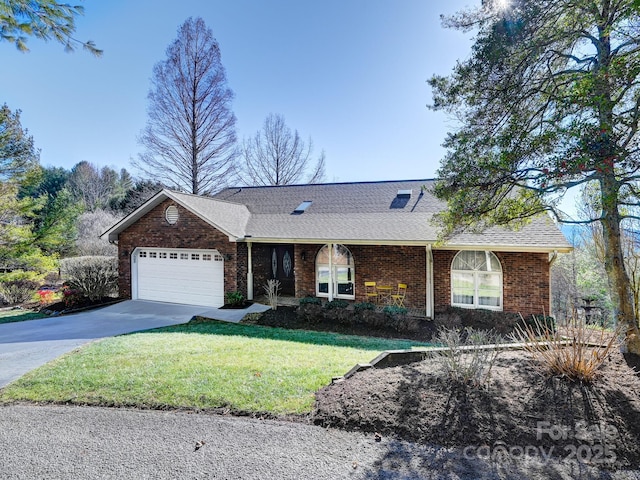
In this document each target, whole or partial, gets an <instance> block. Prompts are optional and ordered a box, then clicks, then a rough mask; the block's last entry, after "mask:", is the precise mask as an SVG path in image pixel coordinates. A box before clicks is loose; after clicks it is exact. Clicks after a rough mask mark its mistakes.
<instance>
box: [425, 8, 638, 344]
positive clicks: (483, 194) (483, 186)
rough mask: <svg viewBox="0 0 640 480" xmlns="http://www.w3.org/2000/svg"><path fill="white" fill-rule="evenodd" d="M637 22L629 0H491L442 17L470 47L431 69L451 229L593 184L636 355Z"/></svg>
mask: <svg viewBox="0 0 640 480" xmlns="http://www.w3.org/2000/svg"><path fill="white" fill-rule="evenodd" d="M639 22H640V16H639V10H638V7H637V5H634V2H633V0H512V1H511V2H504V1H498V0H486V1H484V2H483V5H482V7H481V8H478V9H473V10H466V11H463V12H461V13H460V14H458V15H456V16H454V17H452V18H448V19H446V21H445V24H446V25H447V26H449V27H452V28H456V29H460V30H476V31H477V36H476V37H475V43H474V45H473V48H472V53H471V56H470V57H469V58H468V59H466V60H464V61H461V62H459V63H458V64H457V65H456V67H455V68H454V70H453V73H452V74H451V75H450V76H449V77H438V76H436V77H433V78H432V79H431V80H430V84H431V86H432V88H433V95H434V103H433V108H434V109H436V110H444V111H447V112H450V113H452V114H454V115H455V116H456V118H457V119H459V121H460V127H459V128H458V129H456V131H454V132H453V133H451V134H450V135H449V136H448V137H447V139H446V141H445V146H446V147H447V149H448V153H447V156H446V158H445V159H444V160H443V162H442V165H441V167H440V170H439V172H438V175H439V178H440V181H439V182H438V184H437V187H436V194H437V195H438V196H439V197H440V198H442V199H445V200H447V201H448V205H449V208H448V211H447V212H446V213H445V214H444V215H442V217H441V220H443V224H444V225H446V227H447V228H446V233H449V234H450V233H452V232H455V231H460V230H465V229H470V228H480V229H482V228H484V227H486V226H490V225H495V224H511V225H514V224H515V225H518V224H521V223H523V222H526V221H528V219H530V218H531V217H532V216H534V215H537V214H540V213H542V212H545V211H550V212H553V213H554V214H555V215H556V216H558V217H559V218H560V219H561V220H566V218H564V217H563V216H562V214H561V212H559V211H558V209H557V208H556V207H557V202H558V200H559V198H561V197H562V195H563V194H564V193H565V192H566V191H568V190H570V189H572V188H576V187H580V186H581V185H585V184H594V185H596V188H597V189H598V191H599V208H598V210H597V214H596V215H595V216H594V217H593V218H588V219H585V221H587V222H600V224H601V226H602V232H603V240H604V247H605V248H604V251H605V259H604V260H605V270H606V272H607V277H608V280H609V284H610V288H611V292H612V298H613V303H614V305H615V307H616V317H617V320H618V322H619V323H622V324H624V325H625V326H626V328H627V347H628V348H629V350H630V351H633V352H634V353H638V354H640V332H639V331H638V323H637V319H636V318H635V314H634V308H633V301H632V295H631V289H630V282H629V276H628V274H627V271H626V270H625V264H624V255H623V248H622V244H621V234H620V230H621V224H622V222H623V221H624V220H625V218H627V217H628V216H629V215H633V214H632V213H629V212H632V211H633V209H631V210H625V207H626V206H629V205H631V206H637V205H638V200H639V197H638V192H639V191H638V179H639V172H640V151H639V150H638V147H639V140H640V136H639V135H638V127H639V126H640V84H639V81H640V30H639V29H638V24H639Z"/></svg>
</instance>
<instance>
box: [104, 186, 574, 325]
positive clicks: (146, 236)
mask: <svg viewBox="0 0 640 480" xmlns="http://www.w3.org/2000/svg"><path fill="white" fill-rule="evenodd" d="M432 184H433V180H410V181H382V182H356V183H329V184H313V185H290V186H272V187H242V188H227V189H225V190H222V191H221V192H219V193H217V194H215V195H213V196H211V197H205V196H197V195H188V194H184V193H179V192H175V191H170V190H162V191H161V192H159V193H158V194H157V195H155V196H154V197H153V198H151V199H150V200H148V201H147V202H146V203H145V204H144V205H142V206H141V207H140V208H138V209H137V210H136V211H134V212H133V213H131V214H130V215H129V216H127V217H126V218H124V219H123V220H122V221H120V222H119V223H117V224H116V225H114V226H113V227H112V228H111V229H109V230H108V231H107V232H105V233H104V235H103V236H107V237H108V239H109V240H110V241H111V242H114V243H117V245H118V258H119V269H120V270H119V271H120V278H119V287H120V295H121V296H122V297H125V298H133V299H147V300H156V301H165V302H174V303H190V304H194V305H206V306H212V307H219V306H221V305H223V303H224V299H225V294H226V293H229V292H236V291H239V292H241V293H243V294H244V295H245V296H246V297H247V298H249V299H252V298H254V296H258V295H262V294H263V293H264V290H263V286H264V285H265V284H266V281H267V280H268V279H271V278H276V279H278V280H280V282H281V287H282V292H281V294H282V295H290V296H295V297H304V296H308V295H311V296H315V297H321V298H326V299H328V300H333V299H345V300H348V301H353V302H363V301H366V295H365V285H364V284H365V282H376V284H377V285H379V286H380V285H385V286H392V287H393V288H394V289H395V288H396V287H397V285H398V284H399V283H403V284H407V292H406V298H405V301H404V304H405V306H407V307H408V308H413V309H421V310H423V311H424V312H425V314H426V316H428V317H431V318H433V316H434V313H435V312H437V311H438V310H439V309H442V308H444V307H446V306H449V305H453V306H460V307H466V308H486V309H491V310H499V311H505V312H519V313H522V314H523V315H525V316H526V315H530V314H537V313H541V312H543V311H544V312H550V311H551V305H550V298H551V295H550V279H549V277H550V266H551V263H552V262H553V260H554V259H555V257H556V255H557V253H559V252H568V251H570V250H571V246H570V245H569V244H568V242H567V240H566V238H565V237H564V235H563V234H562V232H561V231H560V230H559V229H558V227H557V226H556V225H555V224H554V223H553V221H552V220H551V218H550V217H548V216H546V215H543V216H540V217H538V218H536V219H534V220H533V221H532V222H531V223H530V224H529V225H527V226H525V227H524V228H522V229H521V230H518V231H512V230H508V229H504V228H492V229H490V230H487V231H485V232H484V233H481V234H475V233H466V234H462V235H458V236H455V237H453V238H451V239H450V240H449V241H448V242H447V243H446V244H438V243H437V227H436V226H435V225H434V224H433V223H432V222H431V219H432V216H433V214H434V213H437V212H438V211H440V210H441V209H442V208H443V203H442V202H440V201H439V200H437V199H436V198H435V197H434V196H433V195H432V194H431V193H430V186H431V185H432Z"/></svg>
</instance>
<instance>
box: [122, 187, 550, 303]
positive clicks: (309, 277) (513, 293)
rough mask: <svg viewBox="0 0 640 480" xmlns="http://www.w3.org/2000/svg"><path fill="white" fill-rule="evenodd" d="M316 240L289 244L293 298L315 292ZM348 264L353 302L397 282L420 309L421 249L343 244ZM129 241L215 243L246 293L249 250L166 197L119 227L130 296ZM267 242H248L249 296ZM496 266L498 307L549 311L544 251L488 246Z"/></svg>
mask: <svg viewBox="0 0 640 480" xmlns="http://www.w3.org/2000/svg"><path fill="white" fill-rule="evenodd" d="M169 205H175V206H176V207H177V208H178V213H179V216H180V217H179V220H178V222H177V223H176V224H174V225H170V224H169V223H168V222H167V221H166V219H165V210H166V208H167V207H168V206H169ZM322 246H323V245H295V246H294V274H295V291H296V297H304V296H306V295H311V296H315V291H316V286H315V259H316V255H317V253H318V251H319V250H320V249H321V248H322ZM345 246H346V247H347V248H348V249H349V250H350V251H351V254H352V255H353V259H354V263H355V296H356V298H355V301H356V302H363V301H365V296H364V282H365V281H374V282H377V283H378V284H384V285H392V286H394V287H395V286H396V285H397V284H398V283H406V284H407V285H408V288H407V296H406V299H405V305H406V306H407V307H410V308H416V309H423V308H425V307H426V289H427V285H426V249H425V247H412V246H365V245H345ZM136 247H160V248H202V249H216V250H218V251H219V252H220V253H221V254H222V255H223V256H224V257H225V262H224V278H225V293H228V292H234V291H240V292H242V293H243V294H244V295H245V296H246V294H247V282H246V278H247V268H248V248H247V245H246V244H244V243H233V242H230V241H229V239H228V237H227V236H226V235H225V234H223V233H222V232H220V231H218V230H216V229H215V228H213V227H212V226H211V225H209V224H207V223H206V222H204V221H203V220H201V219H200V218H199V217H197V216H196V215H194V214H193V213H191V212H190V211H188V210H186V209H185V208H183V207H182V206H181V205H179V204H176V203H175V202H173V201H172V200H166V201H164V202H163V203H162V204H160V205H158V206H157V207H155V208H154V209H153V210H151V211H150V212H149V213H147V214H146V215H145V216H143V217H142V218H141V219H140V220H138V221H137V222H136V223H135V224H134V225H132V226H130V227H129V228H127V229H126V230H124V231H123V232H121V233H120V235H119V239H118V257H119V269H120V277H119V287H120V295H121V296H122V297H123V298H131V253H132V252H133V251H134V249H135V248H136ZM270 251H271V246H270V245H264V244H259V243H257V244H256V243H254V244H253V246H252V264H253V271H254V282H253V285H254V296H259V295H262V294H263V291H262V285H264V284H265V283H266V280H267V277H266V275H265V272H268V270H269V269H268V266H269V264H270V262H271V257H270ZM456 253H457V252H456V251H450V250H434V251H433V261H434V265H433V271H434V303H435V309H436V311H438V310H439V309H442V308H443V307H446V306H448V305H450V299H451V276H450V267H451V262H452V260H453V257H454V256H455V255H456ZM494 253H495V254H496V256H497V257H498V259H499V260H500V263H501V264H502V270H503V298H504V311H505V312H514V313H522V314H523V315H525V316H527V315H531V314H534V313H535V314H537V313H541V312H542V311H546V312H549V304H550V303H549V302H550V296H549V262H548V255H547V254H545V253H511V252H494Z"/></svg>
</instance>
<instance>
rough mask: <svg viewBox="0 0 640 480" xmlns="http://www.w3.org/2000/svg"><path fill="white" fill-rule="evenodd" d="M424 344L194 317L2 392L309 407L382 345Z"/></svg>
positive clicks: (91, 350)
mask: <svg viewBox="0 0 640 480" xmlns="http://www.w3.org/2000/svg"><path fill="white" fill-rule="evenodd" d="M417 345H422V346H424V345H425V344H424V343H418V342H410V341H404V340H389V339H383V338H371V337H356V336H348V335H340V334H335V333H327V332H310V331H302V330H285V329H280V328H269V327H261V326H255V325H238V324H231V323H224V322H215V321H210V322H192V323H188V324H184V325H177V326H174V327H167V328H162V329H157V330H151V331H148V332H143V333H136V334H131V335H124V336H119V337H114V338H109V339H106V340H103V341H101V342H97V343H94V344H91V345H88V346H86V347H84V348H82V349H81V350H79V351H76V352H74V353H71V354H68V355H65V356H63V357H62V358H60V359H58V360H56V361H54V362H51V363H49V364H47V365H45V366H43V367H41V368H39V369H37V370H35V371H33V372H31V373H29V374H27V375H25V376H24V377H22V378H20V379H19V380H17V381H16V382H14V383H12V384H11V385H9V386H7V387H6V388H5V389H4V390H1V391H0V401H2V402H11V401H17V400H27V401H36V402H71V403H78V404H91V405H113V406H124V405H129V406H139V407H149V408H198V409H208V408H229V409H231V410H239V411H247V412H270V413H274V414H287V413H307V412H310V411H311V408H312V406H313V402H314V393H315V392H316V391H317V390H318V389H319V388H321V387H322V386H324V385H327V384H328V383H330V381H331V379H332V377H335V376H340V375H343V374H344V373H346V372H347V370H349V369H350V368H351V367H353V366H354V365H355V364H356V363H366V362H369V361H370V360H372V359H373V358H374V357H376V355H377V354H378V353H379V352H380V351H382V350H388V349H401V348H411V347H412V346H417Z"/></svg>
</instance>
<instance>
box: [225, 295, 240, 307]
mask: <svg viewBox="0 0 640 480" xmlns="http://www.w3.org/2000/svg"><path fill="white" fill-rule="evenodd" d="M225 298H226V299H227V303H228V304H229V305H232V306H234V307H237V306H239V305H242V304H243V303H244V295H243V294H242V293H240V292H227V294H226V295H225Z"/></svg>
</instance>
